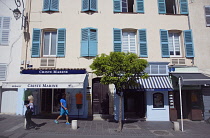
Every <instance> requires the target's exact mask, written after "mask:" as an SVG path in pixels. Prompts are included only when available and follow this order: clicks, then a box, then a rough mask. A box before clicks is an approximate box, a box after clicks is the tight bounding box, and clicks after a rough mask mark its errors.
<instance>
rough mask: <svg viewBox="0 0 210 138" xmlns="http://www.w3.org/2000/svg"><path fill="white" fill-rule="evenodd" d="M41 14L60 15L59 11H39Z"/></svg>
mask: <svg viewBox="0 0 210 138" xmlns="http://www.w3.org/2000/svg"><path fill="white" fill-rule="evenodd" d="M41 12H42V13H48V14H53V13H61V11H41Z"/></svg>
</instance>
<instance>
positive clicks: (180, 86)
mask: <svg viewBox="0 0 210 138" xmlns="http://www.w3.org/2000/svg"><path fill="white" fill-rule="evenodd" d="M179 95H180V112H181V127H182V129H181V130H182V132H183V131H184V129H183V113H182V85H181V77H179Z"/></svg>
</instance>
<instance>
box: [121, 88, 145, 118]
mask: <svg viewBox="0 0 210 138" xmlns="http://www.w3.org/2000/svg"><path fill="white" fill-rule="evenodd" d="M145 108H146V106H145V95H144V92H138V91H129V92H125V94H124V109H125V110H124V112H125V119H139V118H144V117H145V111H146V110H145Z"/></svg>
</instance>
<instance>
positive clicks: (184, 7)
mask: <svg viewBox="0 0 210 138" xmlns="http://www.w3.org/2000/svg"><path fill="white" fill-rule="evenodd" d="M180 13H181V14H188V1H187V0H180Z"/></svg>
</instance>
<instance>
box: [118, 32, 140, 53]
mask: <svg viewBox="0 0 210 138" xmlns="http://www.w3.org/2000/svg"><path fill="white" fill-rule="evenodd" d="M125 32H127V33H135V36H134V38H135V51H136V52H135V54H137V55H139V52H140V51H139V49H138V45H137V44H138V43H137V30H135V29H133V30H126V29H122V52H123V33H125ZM128 42H129V43H128V49H129V51H127V52H131V51H130V35H128ZM131 53H133V52H131Z"/></svg>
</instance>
